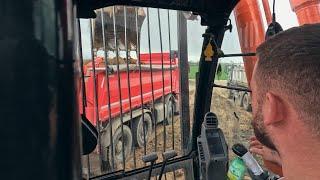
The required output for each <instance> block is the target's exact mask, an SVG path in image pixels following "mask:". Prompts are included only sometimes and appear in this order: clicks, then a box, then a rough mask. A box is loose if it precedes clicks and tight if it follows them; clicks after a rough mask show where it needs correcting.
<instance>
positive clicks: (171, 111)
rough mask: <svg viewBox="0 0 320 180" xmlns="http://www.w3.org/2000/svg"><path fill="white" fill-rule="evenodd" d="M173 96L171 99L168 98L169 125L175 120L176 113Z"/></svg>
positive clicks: (167, 116)
mask: <svg viewBox="0 0 320 180" xmlns="http://www.w3.org/2000/svg"><path fill="white" fill-rule="evenodd" d="M173 98H174V97H173V96H171V97H170V98H168V100H167V102H166V108H167V109H166V122H167V125H171V124H172V120H173V118H174V112H175V104H174V100H173Z"/></svg>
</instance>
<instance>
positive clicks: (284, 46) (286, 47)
mask: <svg viewBox="0 0 320 180" xmlns="http://www.w3.org/2000/svg"><path fill="white" fill-rule="evenodd" d="M257 56H258V59H259V60H258V62H257V64H256V66H257V67H256V70H255V77H254V79H255V81H256V84H257V86H258V92H257V94H260V93H266V92H267V91H274V92H277V93H278V94H279V95H281V97H283V98H286V100H288V102H290V103H291V104H292V105H293V107H294V108H295V110H296V112H297V113H298V115H299V118H300V119H301V120H303V121H305V123H306V125H308V126H309V127H310V128H311V130H312V131H314V132H315V133H316V134H317V135H320V113H319V111H320V24H312V25H304V26H301V27H294V28H291V29H289V30H286V31H283V32H281V33H279V34H277V35H276V36H274V37H272V38H270V39H269V40H267V41H266V42H264V43H263V44H261V45H260V46H259V47H258V48H257ZM260 95H262V94H260Z"/></svg>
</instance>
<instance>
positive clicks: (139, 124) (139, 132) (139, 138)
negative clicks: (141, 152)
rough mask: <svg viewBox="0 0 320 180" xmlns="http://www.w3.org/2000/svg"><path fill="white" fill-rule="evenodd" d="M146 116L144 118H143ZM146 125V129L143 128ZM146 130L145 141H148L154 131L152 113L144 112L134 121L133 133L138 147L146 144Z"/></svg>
mask: <svg viewBox="0 0 320 180" xmlns="http://www.w3.org/2000/svg"><path fill="white" fill-rule="evenodd" d="M143 117H144V119H143ZM143 125H144V128H145V129H144V130H143ZM144 132H145V133H146V136H145V137H146V138H145V141H146V142H147V143H148V140H149V138H150V137H151V133H152V118H151V115H150V113H144V115H143V116H142V115H141V116H139V117H138V118H136V119H135V120H134V121H133V126H132V134H133V139H134V144H135V146H136V147H143V146H144V137H143V136H144Z"/></svg>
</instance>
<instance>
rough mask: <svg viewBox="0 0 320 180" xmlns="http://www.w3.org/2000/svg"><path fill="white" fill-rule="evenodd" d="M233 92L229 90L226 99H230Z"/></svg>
mask: <svg viewBox="0 0 320 180" xmlns="http://www.w3.org/2000/svg"><path fill="white" fill-rule="evenodd" d="M232 91H233V90H231V89H229V93H228V98H229V99H232V98H233V92H232Z"/></svg>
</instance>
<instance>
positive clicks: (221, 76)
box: [189, 62, 228, 80]
mask: <svg viewBox="0 0 320 180" xmlns="http://www.w3.org/2000/svg"><path fill="white" fill-rule="evenodd" d="M189 67H190V70H189V79H195V78H196V73H197V72H198V68H199V65H198V64H196V63H190V62H189ZM215 79H216V80H227V79H228V70H227V66H226V64H223V63H221V73H218V74H217V75H216V78H215Z"/></svg>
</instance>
